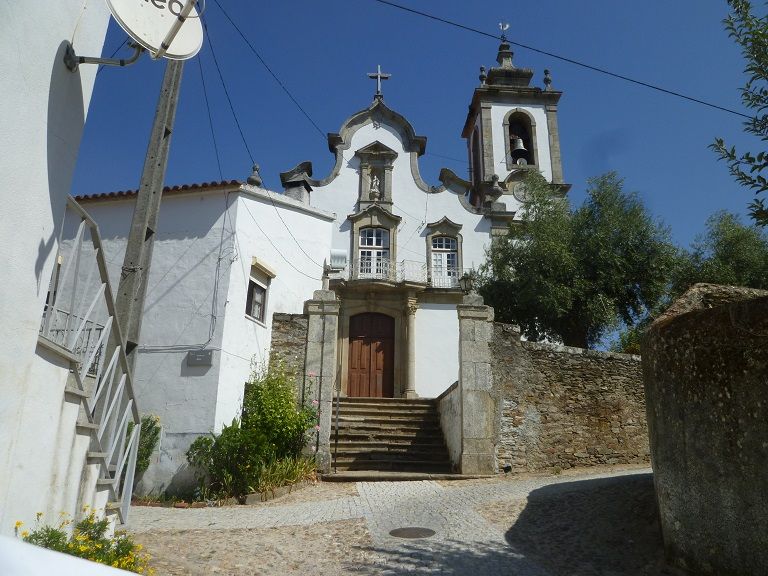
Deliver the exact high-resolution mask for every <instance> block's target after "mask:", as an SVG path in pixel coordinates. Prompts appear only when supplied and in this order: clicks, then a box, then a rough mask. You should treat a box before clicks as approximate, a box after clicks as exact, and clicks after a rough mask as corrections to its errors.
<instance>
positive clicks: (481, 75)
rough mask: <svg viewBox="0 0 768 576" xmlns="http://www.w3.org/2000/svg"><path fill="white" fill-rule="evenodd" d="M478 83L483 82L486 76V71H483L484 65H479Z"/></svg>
mask: <svg viewBox="0 0 768 576" xmlns="http://www.w3.org/2000/svg"><path fill="white" fill-rule="evenodd" d="M479 78H480V84H485V80H486V78H488V73H487V72H486V71H485V66H480V76H479Z"/></svg>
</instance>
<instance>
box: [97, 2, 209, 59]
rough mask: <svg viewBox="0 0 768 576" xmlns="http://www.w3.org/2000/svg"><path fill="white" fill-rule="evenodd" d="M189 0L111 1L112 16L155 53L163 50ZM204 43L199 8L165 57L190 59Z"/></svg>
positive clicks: (193, 11)
mask: <svg viewBox="0 0 768 576" xmlns="http://www.w3.org/2000/svg"><path fill="white" fill-rule="evenodd" d="M185 3H186V0H107V6H109V10H110V11H111V12H112V16H114V18H115V20H117V23H118V24H120V26H122V28H123V30H125V31H126V32H127V33H128V34H129V35H130V36H131V37H132V38H133V39H134V40H136V42H138V43H139V44H141V45H142V46H143V47H144V48H146V49H147V50H149V51H150V52H152V53H154V54H157V53H158V52H159V51H160V50H161V44H162V43H163V40H165V37H166V36H167V34H168V32H169V31H170V30H171V28H172V27H173V25H174V24H175V23H177V22H178V16H179V14H181V11H182V9H183V8H184V4H185ZM202 45H203V26H202V24H201V23H200V18H199V15H198V13H197V9H196V8H192V12H190V14H189V16H188V17H187V19H186V20H185V21H184V23H183V25H182V26H181V29H180V30H179V32H178V34H176V36H175V37H174V39H173V41H172V42H171V45H170V47H169V48H168V50H167V51H166V52H165V54H163V56H164V57H165V58H171V59H172V60H186V59H187V58H192V56H194V55H195V54H197V53H198V52H199V51H200V48H201V47H202Z"/></svg>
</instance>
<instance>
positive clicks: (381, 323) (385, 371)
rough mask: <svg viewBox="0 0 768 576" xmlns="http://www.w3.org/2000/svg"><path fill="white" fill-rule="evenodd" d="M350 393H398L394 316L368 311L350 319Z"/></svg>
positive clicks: (378, 396) (374, 395) (375, 395)
mask: <svg viewBox="0 0 768 576" xmlns="http://www.w3.org/2000/svg"><path fill="white" fill-rule="evenodd" d="M347 394H348V395H349V396H365V397H374V398H392V397H393V396H394V395H395V319H394V318H392V317H391V316H387V315H385V314H376V313H371V312H366V313H364V314H357V315H355V316H352V317H351V318H350V319H349V377H348V379H347Z"/></svg>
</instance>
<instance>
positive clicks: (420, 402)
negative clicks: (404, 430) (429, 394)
mask: <svg viewBox="0 0 768 576" xmlns="http://www.w3.org/2000/svg"><path fill="white" fill-rule="evenodd" d="M334 402H335V400H334ZM339 402H340V404H342V405H343V404H377V405H393V406H394V405H405V406H408V405H410V406H435V405H436V400H435V399H434V398H370V397H356V396H346V397H344V398H340V399H339Z"/></svg>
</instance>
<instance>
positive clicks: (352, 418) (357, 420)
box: [333, 413, 440, 426]
mask: <svg viewBox="0 0 768 576" xmlns="http://www.w3.org/2000/svg"><path fill="white" fill-rule="evenodd" d="M333 420H334V422H335V421H336V418H335V417H334V419H333ZM345 423H350V424H366V425H370V424H405V425H412V426H417V425H427V426H439V424H440V419H439V418H438V417H437V416H432V417H430V416H425V417H416V418H414V417H408V416H400V415H394V414H391V415H390V414H382V415H376V416H358V415H356V414H347V413H341V414H339V424H345Z"/></svg>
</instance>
